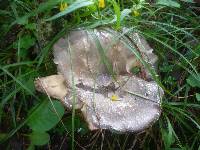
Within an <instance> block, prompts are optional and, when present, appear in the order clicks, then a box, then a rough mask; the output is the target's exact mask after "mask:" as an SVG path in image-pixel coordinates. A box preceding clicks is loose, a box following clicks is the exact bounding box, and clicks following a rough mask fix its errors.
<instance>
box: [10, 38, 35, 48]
mask: <svg viewBox="0 0 200 150" xmlns="http://www.w3.org/2000/svg"><path fill="white" fill-rule="evenodd" d="M35 42H36V40H35V38H34V37H32V36H31V35H29V34H28V35H24V36H22V37H21V39H20V42H19V43H20V48H22V49H26V50H27V49H29V48H30V47H32V46H33V45H34V44H35ZM13 48H15V49H17V48H18V41H16V42H15V43H14V44H13Z"/></svg>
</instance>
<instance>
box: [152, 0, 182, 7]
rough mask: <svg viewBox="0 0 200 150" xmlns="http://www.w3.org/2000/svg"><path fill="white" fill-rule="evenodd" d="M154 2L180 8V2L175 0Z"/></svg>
mask: <svg viewBox="0 0 200 150" xmlns="http://www.w3.org/2000/svg"><path fill="white" fill-rule="evenodd" d="M156 4H158V5H164V6H168V7H176V8H180V4H179V3H178V2H177V1H174V0H158V1H157V2H156Z"/></svg>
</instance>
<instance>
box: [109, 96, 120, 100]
mask: <svg viewBox="0 0 200 150" xmlns="http://www.w3.org/2000/svg"><path fill="white" fill-rule="evenodd" d="M110 99H111V100H112V101H118V100H119V98H118V97H117V95H112V96H111V98H110Z"/></svg>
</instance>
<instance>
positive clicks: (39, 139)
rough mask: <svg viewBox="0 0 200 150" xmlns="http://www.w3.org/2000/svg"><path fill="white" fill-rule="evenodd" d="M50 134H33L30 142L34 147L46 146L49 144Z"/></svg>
mask: <svg viewBox="0 0 200 150" xmlns="http://www.w3.org/2000/svg"><path fill="white" fill-rule="evenodd" d="M49 139H50V137H49V134H48V133H46V132H35V131H34V132H32V133H31V134H30V140H31V144H32V145H45V144H47V143H48V142H49Z"/></svg>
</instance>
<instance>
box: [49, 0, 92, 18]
mask: <svg viewBox="0 0 200 150" xmlns="http://www.w3.org/2000/svg"><path fill="white" fill-rule="evenodd" d="M92 4H94V2H93V1H90V0H77V1H75V2H74V3H73V4H71V5H70V6H69V7H68V8H67V9H66V10H64V11H62V12H60V13H58V14H56V15H54V16H52V17H50V18H49V19H46V21H51V20H54V19H57V18H59V17H62V16H64V15H67V14H69V13H71V12H73V11H75V10H77V9H79V8H82V7H85V6H89V5H92Z"/></svg>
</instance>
